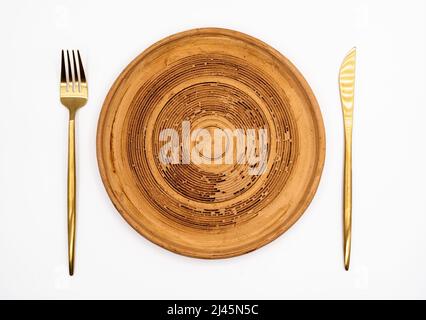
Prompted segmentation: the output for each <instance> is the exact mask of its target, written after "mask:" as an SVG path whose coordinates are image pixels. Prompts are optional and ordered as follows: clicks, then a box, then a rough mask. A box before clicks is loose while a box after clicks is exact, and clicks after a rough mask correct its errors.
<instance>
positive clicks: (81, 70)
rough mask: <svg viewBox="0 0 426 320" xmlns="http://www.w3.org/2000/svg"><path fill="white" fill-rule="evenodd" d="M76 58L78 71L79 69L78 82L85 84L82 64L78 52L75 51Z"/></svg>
mask: <svg viewBox="0 0 426 320" xmlns="http://www.w3.org/2000/svg"><path fill="white" fill-rule="evenodd" d="M77 56H78V65H79V69H80V81H81V83H86V75H85V74H84V68H83V63H82V62H81V57H80V51H79V50H77Z"/></svg>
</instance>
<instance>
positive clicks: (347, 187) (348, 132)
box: [343, 119, 352, 270]
mask: <svg viewBox="0 0 426 320" xmlns="http://www.w3.org/2000/svg"><path fill="white" fill-rule="evenodd" d="M351 120H352V119H351ZM351 120H349V119H347V120H346V119H345V166H344V167H345V168H344V171H345V172H344V182H343V183H344V187H343V190H344V204H343V236H344V249H343V250H344V259H345V269H346V270H349V263H350V258H351V238H352V121H351Z"/></svg>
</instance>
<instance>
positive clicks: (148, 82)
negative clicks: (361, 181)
mask: <svg viewBox="0 0 426 320" xmlns="http://www.w3.org/2000/svg"><path fill="white" fill-rule="evenodd" d="M182 123H189V124H190V130H191V131H190V132H197V129H204V130H206V131H207V132H213V131H214V130H216V129H222V130H223V131H222V132H235V130H237V129H239V130H242V131H243V132H249V131H250V130H254V131H253V132H255V133H256V132H257V131H256V130H258V129H264V130H265V131H264V132H266V133H267V135H266V138H265V140H264V141H266V146H267V152H266V156H265V159H266V160H265V161H266V162H264V163H265V164H266V165H265V167H264V170H263V171H262V170H258V172H263V173H262V174H253V171H251V170H254V169H256V166H257V168H259V166H260V163H261V162H260V161H259V162H258V163H253V162H251V163H247V162H244V161H239V160H237V159H238V158H239V156H240V155H241V154H239V153H238V152H236V151H235V150H237V149H238V148H237V147H236V145H237V144H238V141H237V139H236V138H235V137H233V136H232V135H231V136H230V137H229V136H226V135H225V136H223V139H222V140H220V141H221V143H222V142H223V149H222V150H225V151H229V149H228V148H230V145H231V146H234V149H231V150H234V151H233V152H231V154H232V155H233V157H232V160H231V161H229V159H226V160H225V159H224V158H225V157H226V155H225V152H223V153H215V152H212V153H208V154H205V153H198V155H199V158H198V161H193V160H194V159H195V158H194V159H192V158H191V159H189V160H188V159H187V158H185V156H184V152H183V151H182V150H183V148H184V147H185V148H189V149H188V150H191V151H192V150H194V147H196V144H197V141H198V142H199V141H200V140H199V139H198V137H197V135H195V136H193V137H194V140H189V141H188V144H185V141H186V140H185V139H184V138H183V137H184V130H185V129H184V126H183V125H182ZM170 128H171V129H173V130H175V132H177V133H178V134H179V137H182V139H181V140H179V144H178V146H177V149H178V150H179V151H181V152H180V153H179V158H178V160H179V161H178V162H179V163H164V161H160V159H162V158H161V154H162V152H163V151H162V149H163V147H164V145H165V142H162V141H160V140H161V139H160V138H159V137H160V135H161V134H162V132H164V130H165V129H170ZM226 130H228V131H226ZM197 139H198V140H197ZM253 141H255V142H257V143H259V142H260V136H259V135H256V134H255V135H254V140H253ZM215 143H218V142H217V141H216V140H215ZM177 149H176V150H177ZM185 150H187V149H185ZM212 150H216V149H214V146H213V145H212ZM218 150H219V149H218ZM251 151H252V152H253V154H254V155H257V156H258V159H260V153H259V152H260V148H259V147H257V148H253V150H251ZM251 151H250V150H247V148H246V150H245V151H244V152H245V153H244V155H247V153H249V152H251ZM189 154H190V155H191V156H192V153H189ZM196 154H197V153H196ZM97 155H98V163H99V168H100V173H101V176H102V180H103V182H104V185H105V187H106V189H107V192H108V194H109V196H110V198H111V199H112V201H113V203H114V205H115V207H116V208H117V209H118V211H119V212H120V213H121V215H122V216H123V217H124V218H125V219H126V221H127V222H128V223H129V224H130V225H131V226H132V227H133V228H134V229H136V230H137V231H138V232H139V233H140V234H142V235H143V236H145V237H146V238H148V239H149V240H151V241H153V242H154V243H157V244H158V245H160V246H162V247H164V248H166V249H168V250H171V251H174V252H177V253H180V254H184V255H188V256H193V257H200V258H225V257H230V256H235V255H240V254H243V253H246V252H250V251H252V250H255V249H256V248H259V247H260V246H262V245H264V244H266V243H268V242H270V241H272V240H273V239H275V238H276V237H278V236H279V235H281V234H282V233H283V232H285V231H286V230H287V229H288V228H289V227H290V226H291V225H293V224H294V222H296V221H297V219H298V218H299V217H300V216H301V215H302V214H303V212H304V210H305V209H306V207H307V206H308V205H309V203H310V201H311V200H312V198H313V196H314V194H315V191H316V189H317V186H318V183H319V180H320V176H321V172H322V168H323V163H324V156H325V135H324V128H323V123H322V118H321V114H320V110H319V107H318V105H317V102H316V100H315V97H314V95H313V93H312V91H311V89H310V87H309V85H308V84H307V83H306V81H305V80H304V78H303V77H302V75H301V74H300V73H299V71H298V70H297V69H296V68H295V67H294V66H293V65H292V64H291V63H290V62H289V61H288V60H287V59H286V58H285V57H283V56H282V55H281V54H280V53H279V52H277V51H276V50H274V49H273V48H271V47H269V46H268V45H266V44H265V43H263V42H261V41H259V40H257V39H255V38H252V37H250V36H247V35H245V34H242V33H239V32H236V31H231V30H226V29H213V28H207V29H195V30H190V31H186V32H182V33H178V34H175V35H173V36H170V37H168V38H165V39H163V40H161V41H159V42H157V43H156V44H154V45H153V46H151V47H150V48H148V49H147V50H145V51H144V52H143V53H142V54H141V55H139V56H138V57H137V58H136V59H135V60H134V61H133V62H131V63H130V65H129V66H127V68H126V69H125V70H124V71H123V72H122V73H121V75H120V76H119V77H118V79H117V80H116V81H115V83H114V85H113V86H112V88H111V90H110V91H109V94H108V96H107V98H106V100H105V102H104V105H103V108H102V112H101V116H100V119H99V124H98V134H97ZM203 158H205V159H204V160H206V161H201V162H200V159H203ZM188 162H189V163H188Z"/></svg>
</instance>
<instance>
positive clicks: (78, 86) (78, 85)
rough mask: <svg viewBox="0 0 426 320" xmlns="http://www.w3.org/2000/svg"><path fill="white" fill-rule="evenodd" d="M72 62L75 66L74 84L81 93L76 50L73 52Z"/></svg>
mask: <svg viewBox="0 0 426 320" xmlns="http://www.w3.org/2000/svg"><path fill="white" fill-rule="evenodd" d="M72 61H73V65H74V69H73V71H74V82H75V85H76V87H77V90H78V91H80V82H79V81H78V74H77V60H75V54H74V50H72Z"/></svg>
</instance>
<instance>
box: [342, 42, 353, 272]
mask: <svg viewBox="0 0 426 320" xmlns="http://www.w3.org/2000/svg"><path fill="white" fill-rule="evenodd" d="M355 60H356V48H353V49H352V50H351V51H349V53H348V54H347V55H346V57H345V59H344V60H343V62H342V65H341V67H340V72H339V88H340V102H341V104H342V111H343V121H344V122H343V123H344V129H345V169H344V187H343V190H344V205H343V237H344V244H343V250H344V262H345V269H346V270H349V263H350V258H351V239H352V126H353V108H354V91H355Z"/></svg>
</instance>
